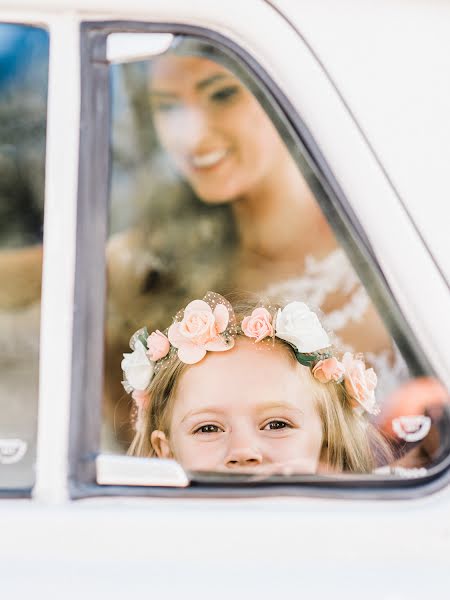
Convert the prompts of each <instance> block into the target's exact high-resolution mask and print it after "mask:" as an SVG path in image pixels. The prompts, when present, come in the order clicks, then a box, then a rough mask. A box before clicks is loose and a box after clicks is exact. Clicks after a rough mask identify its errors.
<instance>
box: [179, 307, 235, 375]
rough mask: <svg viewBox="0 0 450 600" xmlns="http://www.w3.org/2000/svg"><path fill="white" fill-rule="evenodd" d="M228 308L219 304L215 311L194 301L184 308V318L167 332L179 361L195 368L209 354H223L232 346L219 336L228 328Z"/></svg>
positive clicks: (231, 343)
mask: <svg viewBox="0 0 450 600" xmlns="http://www.w3.org/2000/svg"><path fill="white" fill-rule="evenodd" d="M229 318H230V317H229V314H228V309H227V307H226V306H225V305H224V304H217V306H216V307H215V309H214V311H213V310H212V308H211V307H210V306H209V304H207V303H206V302H204V301H203V300H194V301H193V302H190V303H189V304H188V305H187V306H186V308H185V309H184V315H183V319H182V320H181V321H179V322H177V323H173V324H172V325H171V326H170V327H169V331H168V333H167V335H168V338H169V341H170V343H171V344H172V346H175V348H178V358H179V359H180V360H181V361H182V362H184V363H186V364H188V365H193V364H195V363H197V362H198V361H199V360H201V359H202V358H203V357H204V356H205V354H206V352H207V351H215V352H220V351H223V350H229V349H230V348H232V347H233V345H234V344H233V342H232V341H231V342H229V343H228V344H227V343H226V342H225V340H224V339H223V338H222V337H221V336H220V334H221V333H223V332H224V331H225V329H226V328H227V326H228V321H229Z"/></svg>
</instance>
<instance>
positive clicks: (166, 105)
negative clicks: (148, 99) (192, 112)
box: [152, 102, 180, 113]
mask: <svg viewBox="0 0 450 600" xmlns="http://www.w3.org/2000/svg"><path fill="white" fill-rule="evenodd" d="M179 107H180V105H179V104H178V103H177V102H158V103H156V104H154V105H153V109H152V110H153V112H165V113H168V112H171V111H174V110H176V109H178V108H179Z"/></svg>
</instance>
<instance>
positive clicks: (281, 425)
mask: <svg viewBox="0 0 450 600" xmlns="http://www.w3.org/2000/svg"><path fill="white" fill-rule="evenodd" d="M287 427H290V425H289V423H286V421H270V423H267V425H266V426H265V427H264V429H266V430H270V429H286V428H287Z"/></svg>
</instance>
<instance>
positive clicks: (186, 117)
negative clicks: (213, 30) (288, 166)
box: [150, 55, 287, 202]
mask: <svg viewBox="0 0 450 600" xmlns="http://www.w3.org/2000/svg"><path fill="white" fill-rule="evenodd" d="M150 98H151V106H152V110H153V115H154V123H155V127H156V131H157V134H158V137H159V141H160V143H161V145H162V147H163V148H164V149H165V150H166V152H167V153H168V154H169V156H170V157H171V159H172V161H173V162H174V164H175V166H176V168H177V169H178V170H179V171H180V172H181V174H182V175H183V176H184V177H185V178H186V179H187V180H188V182H189V183H190V184H191V185H192V187H193V188H194V190H195V192H196V193H197V195H198V196H199V197H200V198H201V199H203V200H204V201H205V202H224V201H228V200H233V199H235V198H238V197H241V196H242V195H244V194H245V193H246V192H248V191H251V190H252V189H254V187H255V186H257V185H258V184H259V183H261V182H263V181H264V178H265V177H266V176H267V175H268V174H269V173H271V172H272V170H273V169H274V168H275V169H276V165H277V161H279V160H280V159H281V160H282V159H283V158H284V157H285V156H286V153H287V150H286V149H285V147H284V145H283V143H282V141H281V139H280V137H279V135H278V133H277V131H276V129H275V127H274V126H273V125H272V123H271V121H270V119H268V118H267V116H266V114H265V113H264V111H263V110H262V108H261V107H260V105H259V104H258V102H257V101H256V99H255V98H254V97H253V95H252V94H251V93H250V92H249V91H248V90H247V89H246V88H245V87H244V86H243V85H242V83H241V82H240V81H239V80H238V79H237V78H236V77H235V76H234V75H232V74H231V73H230V72H229V71H228V70H226V69H225V68H224V67H221V66H220V65H218V64H216V63H214V62H212V61H210V60H207V59H204V58H198V57H180V56H173V55H172V56H170V55H168V56H163V57H159V58H157V59H156V60H155V61H154V65H153V67H152V77H151V83H150Z"/></svg>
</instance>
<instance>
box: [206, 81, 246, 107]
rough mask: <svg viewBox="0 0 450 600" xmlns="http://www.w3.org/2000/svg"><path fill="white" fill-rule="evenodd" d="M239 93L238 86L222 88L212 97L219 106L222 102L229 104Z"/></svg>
mask: <svg viewBox="0 0 450 600" xmlns="http://www.w3.org/2000/svg"><path fill="white" fill-rule="evenodd" d="M238 92H239V87H238V86H237V85H233V86H229V87H226V88H222V89H221V90H218V91H217V92H214V93H213V94H212V95H211V99H212V100H213V102H217V103H218V104H220V103H222V102H227V101H228V100H230V99H231V98H233V97H234V96H236V94H237V93H238Z"/></svg>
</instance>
